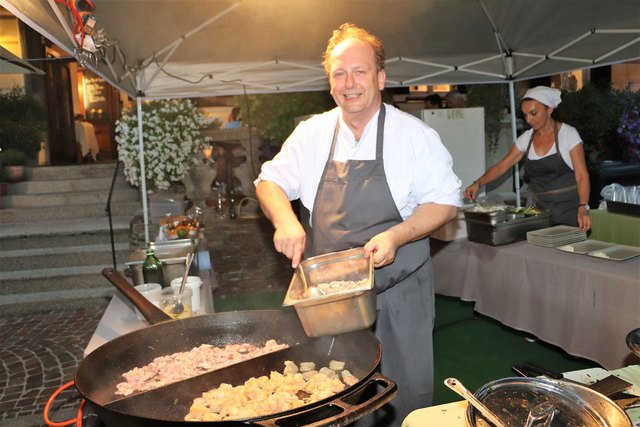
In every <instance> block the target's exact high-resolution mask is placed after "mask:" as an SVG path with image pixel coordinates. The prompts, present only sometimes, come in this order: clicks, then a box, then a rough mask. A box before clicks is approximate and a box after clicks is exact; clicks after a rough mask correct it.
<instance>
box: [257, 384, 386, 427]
mask: <svg viewBox="0 0 640 427" xmlns="http://www.w3.org/2000/svg"><path fill="white" fill-rule="evenodd" d="M374 383H376V384H381V385H382V386H383V387H384V388H383V389H382V390H380V391H379V392H378V393H377V394H376V395H375V396H372V397H371V398H369V399H368V400H366V401H364V402H362V403H358V404H356V405H352V404H350V403H347V402H345V400H347V399H349V397H351V396H357V395H358V393H360V392H362V391H363V390H364V389H365V388H367V387H369V386H370V385H371V384H374ZM397 391H398V386H397V385H396V383H395V382H394V381H393V380H390V379H389V378H387V377H385V376H384V375H382V374H380V373H378V372H375V373H374V374H373V375H372V376H371V377H370V378H369V379H368V380H367V381H366V382H364V383H363V384H361V385H360V386H359V387H357V388H355V389H353V390H352V391H351V392H349V393H347V394H345V395H342V396H340V397H337V398H335V399H334V400H332V401H331V402H328V403H326V404H325V405H322V406H320V407H316V408H313V409H309V410H307V411H304V412H299V413H296V414H293V415H289V416H284V417H278V418H270V419H267V420H259V421H254V422H253V425H258V426H264V427H275V426H278V425H304V426H307V427H320V426H328V425H331V426H338V425H340V426H343V425H347V424H351V423H353V422H354V421H356V420H358V419H359V418H361V417H362V416H363V415H366V414H368V413H370V412H373V411H375V410H376V409H378V408H380V407H381V406H383V405H385V404H386V403H388V402H389V401H390V400H391V399H393V398H394V397H395V395H396V393H397ZM328 406H333V407H338V408H337V410H339V411H340V413H338V414H336V415H332V416H329V417H328V418H325V419H323V420H320V421H314V422H312V423H310V424H305V423H304V419H305V418H309V417H310V416H311V415H312V414H313V413H314V412H315V411H317V410H318V409H319V408H324V407H328ZM298 418H299V420H297V419H298ZM316 419H317V418H316ZM284 420H286V423H285V424H282V421H284ZM292 421H293V424H292ZM296 421H297V422H296ZM276 423H278V424H276Z"/></svg>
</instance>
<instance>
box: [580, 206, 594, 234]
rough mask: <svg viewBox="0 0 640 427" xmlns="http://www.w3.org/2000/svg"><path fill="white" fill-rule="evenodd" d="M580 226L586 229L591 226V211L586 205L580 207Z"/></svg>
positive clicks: (581, 228)
mask: <svg viewBox="0 0 640 427" xmlns="http://www.w3.org/2000/svg"><path fill="white" fill-rule="evenodd" d="M578 227H580V230H584V231H587V230H589V229H590V228H591V215H589V211H587V210H586V209H585V208H584V206H580V207H579V208H578Z"/></svg>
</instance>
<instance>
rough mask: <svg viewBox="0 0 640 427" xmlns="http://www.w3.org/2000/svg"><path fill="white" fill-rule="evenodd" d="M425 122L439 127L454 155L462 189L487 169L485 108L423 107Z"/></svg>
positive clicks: (452, 155)
mask: <svg viewBox="0 0 640 427" xmlns="http://www.w3.org/2000/svg"><path fill="white" fill-rule="evenodd" d="M421 113H422V121H423V122H425V123H426V124H428V125H429V126H430V127H432V128H433V129H435V130H436V132H438V134H439V135H440V139H441V140H442V143H443V144H444V146H445V147H446V148H447V150H449V153H450V154H451V157H452V158H453V171H454V172H455V174H456V175H458V178H460V180H461V181H462V190H464V189H465V188H467V186H468V185H469V184H471V183H472V182H473V181H474V180H476V179H478V178H479V177H480V176H481V175H482V174H483V173H484V172H485V166H486V165H485V152H486V148H485V142H484V108H482V107H478V108H444V109H437V110H422V112H421Z"/></svg>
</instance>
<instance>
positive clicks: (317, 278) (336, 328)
mask: <svg viewBox="0 0 640 427" xmlns="http://www.w3.org/2000/svg"><path fill="white" fill-rule="evenodd" d="M300 265H301V268H300V269H298V271H296V273H294V275H293V278H292V279H291V283H290V284H289V289H288V291H287V294H286V296H285V299H284V302H283V304H282V305H283V306H293V307H294V309H295V310H296V313H297V315H298V318H299V319H300V323H302V327H303V329H304V331H305V333H306V334H307V335H308V336H309V337H322V336H327V335H336V334H342V333H345V332H352V331H357V330H360V329H366V328H368V327H369V326H371V325H373V323H374V322H375V320H376V293H375V289H374V276H373V262H372V261H371V257H365V256H364V250H363V249H362V248H356V249H349V250H346V251H342V252H331V253H328V254H325V255H319V256H316V257H312V258H308V259H306V260H305V261H303V262H302V263H301V264H300ZM302 275H304V278H305V279H306V282H307V289H305V285H304V282H303V280H302V279H303V277H302ZM341 280H345V281H352V282H358V281H364V282H365V283H363V285H362V286H361V287H357V288H354V289H348V290H344V291H338V292H334V293H330V294H324V295H322V294H310V293H309V291H308V288H313V287H317V286H318V285H323V284H325V283H329V282H333V281H341Z"/></svg>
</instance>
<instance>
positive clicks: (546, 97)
mask: <svg viewBox="0 0 640 427" xmlns="http://www.w3.org/2000/svg"><path fill="white" fill-rule="evenodd" d="M522 98H523V99H524V98H531V99H535V100H536V101H538V102H541V103H543V104H544V105H546V106H547V107H551V108H556V107H557V106H558V105H559V104H560V103H561V102H562V99H560V91H559V90H558V89H553V88H550V87H547V86H536V87H534V88H531V89H529V90H528V91H527V92H526V93H525V94H524V96H523V97H522Z"/></svg>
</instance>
